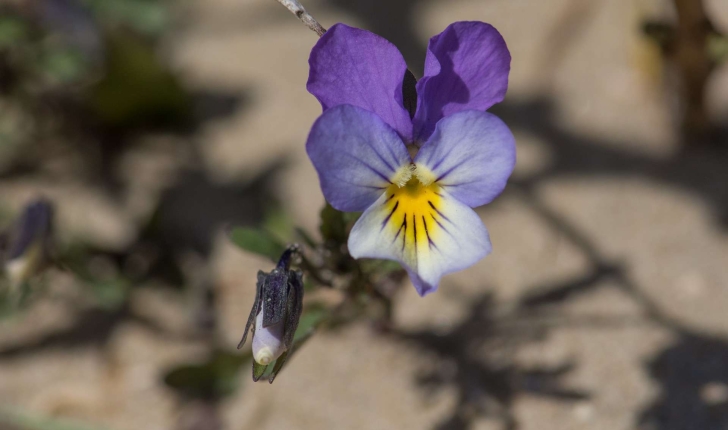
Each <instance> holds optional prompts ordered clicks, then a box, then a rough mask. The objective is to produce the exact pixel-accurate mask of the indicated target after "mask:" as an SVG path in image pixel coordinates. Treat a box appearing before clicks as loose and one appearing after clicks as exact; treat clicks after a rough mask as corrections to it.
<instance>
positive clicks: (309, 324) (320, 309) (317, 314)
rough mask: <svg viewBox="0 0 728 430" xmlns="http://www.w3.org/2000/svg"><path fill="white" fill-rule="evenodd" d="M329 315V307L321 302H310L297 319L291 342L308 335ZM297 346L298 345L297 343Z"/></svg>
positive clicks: (299, 340) (300, 339) (296, 341)
mask: <svg viewBox="0 0 728 430" xmlns="http://www.w3.org/2000/svg"><path fill="white" fill-rule="evenodd" d="M328 315H329V308H327V307H326V306H325V305H324V304H321V303H312V304H310V305H308V306H307V307H306V309H305V310H304V311H303V315H301V319H300V320H299V321H298V328H297V329H296V334H295V335H294V336H293V343H294V344H296V343H298V342H301V341H303V340H305V339H306V338H307V337H308V336H310V335H311V334H312V333H313V332H314V331H315V330H316V328H317V327H318V326H319V324H321V323H322V322H323V321H324V320H325V319H326V317H328ZM297 346H298V345H297Z"/></svg>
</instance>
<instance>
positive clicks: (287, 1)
mask: <svg viewBox="0 0 728 430" xmlns="http://www.w3.org/2000/svg"><path fill="white" fill-rule="evenodd" d="M277 1H278V3H280V4H282V5H283V6H285V7H286V9H288V10H290V11H291V13H293V14H294V15H296V16H297V17H298V19H300V20H301V22H303V23H304V24H306V27H308V28H310V29H311V30H313V31H314V32H316V34H318V35H319V37H321V36H323V35H324V33H326V29H325V28H323V27H322V26H321V24H319V23H318V21H316V18H314V17H312V16H311V15H310V14H309V13H308V12H306V9H305V8H304V7H303V5H302V4H301V3H300V2H299V1H298V0H277Z"/></svg>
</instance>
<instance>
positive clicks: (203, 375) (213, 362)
mask: <svg viewBox="0 0 728 430" xmlns="http://www.w3.org/2000/svg"><path fill="white" fill-rule="evenodd" d="M250 359H251V354H249V353H248V354H242V355H241V354H237V353H231V352H226V351H216V352H215V353H214V354H213V356H212V357H211V358H210V360H209V361H207V362H205V363H201V364H184V365H181V366H178V367H175V368H173V369H172V370H171V371H169V372H168V373H167V374H166V375H165V377H164V383H165V384H166V385H167V386H169V387H170V388H172V389H174V390H175V391H177V392H179V393H180V394H184V395H186V396H191V397H196V398H220V397H225V396H229V395H231V394H233V393H234V392H235V391H236V390H237V388H238V385H237V383H238V378H237V373H238V372H239V371H240V369H241V367H242V366H243V365H244V364H245V363H247V362H248V361H250Z"/></svg>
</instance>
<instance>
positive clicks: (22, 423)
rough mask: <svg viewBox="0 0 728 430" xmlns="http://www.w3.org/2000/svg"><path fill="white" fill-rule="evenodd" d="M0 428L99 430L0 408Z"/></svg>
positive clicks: (20, 429)
mask: <svg viewBox="0 0 728 430" xmlns="http://www.w3.org/2000/svg"><path fill="white" fill-rule="evenodd" d="M0 428H3V429H5V428H11V429H17V430H101V429H102V428H101V427H91V426H88V425H84V424H80V423H76V422H73V421H70V420H63V419H58V418H48V417H43V416H40V415H35V414H31V413H29V412H22V411H19V410H18V409H17V408H13V409H12V410H0Z"/></svg>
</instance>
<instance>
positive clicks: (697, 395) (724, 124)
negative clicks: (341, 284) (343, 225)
mask: <svg viewBox="0 0 728 430" xmlns="http://www.w3.org/2000/svg"><path fill="white" fill-rule="evenodd" d="M305 6H306V8H307V9H308V11H309V12H310V13H311V14H312V15H314V16H315V17H316V18H317V19H318V20H319V21H320V22H321V24H322V25H324V26H325V27H330V26H331V25H333V24H334V23H336V22H345V23H347V24H349V25H353V26H358V27H362V28H366V29H368V30H371V31H373V32H375V33H378V34H380V35H382V36H384V37H385V38H387V39H389V40H390V41H392V42H393V43H394V44H396V45H397V46H398V47H399V48H400V50H401V51H402V53H403V55H404V57H405V59H406V60H407V63H408V65H409V67H410V69H411V70H412V71H413V72H414V74H415V75H416V76H418V77H419V76H421V74H422V70H423V62H424V56H425V49H426V46H427V40H428V39H429V37H431V36H432V35H435V34H437V33H439V32H440V31H442V30H443V29H444V28H445V27H446V26H447V25H448V24H450V23H451V22H454V21H460V20H480V21H485V22H488V23H491V24H493V25H494V26H495V27H496V28H497V29H498V30H499V31H500V32H501V33H502V34H503V36H504V38H505V40H506V42H507V43H508V46H509V48H510V50H511V54H512V57H513V62H512V69H511V74H510V86H509V91H508V95H507V97H506V100H505V102H503V103H501V104H500V105H498V106H496V107H494V108H493V109H492V111H493V112H494V113H496V114H497V115H499V116H500V117H501V118H503V119H504V120H505V122H506V123H507V124H508V125H509V126H510V127H511V129H512V131H513V132H514V134H515V136H516V140H517V145H518V163H517V166H516V170H515V173H514V175H513V177H512V180H511V182H510V184H509V186H508V187H507V188H506V191H505V192H504V193H503V195H502V196H501V197H500V198H499V199H497V200H496V201H495V202H494V203H492V204H490V205H488V206H487V207H483V208H480V209H479V210H478V213H479V214H480V216H481V217H482V219H483V221H484V222H485V224H486V225H487V226H488V228H489V230H490V232H491V237H492V240H493V244H494V252H493V254H492V255H491V256H489V257H488V258H486V259H485V260H483V261H481V262H480V263H478V264H477V265H475V266H474V267H472V268H470V269H468V270H465V271H463V272H459V273H457V274H454V275H450V276H447V277H445V278H444V280H443V281H442V283H441V286H440V290H439V292H437V293H436V294H432V295H430V296H427V297H426V298H420V297H418V296H417V294H416V293H415V291H414V289H413V288H412V287H411V286H410V285H408V282H407V281H404V285H403V286H402V288H401V289H399V290H398V291H397V292H396V294H395V295H394V298H393V308H392V322H391V324H390V326H389V328H388V329H387V330H383V329H381V327H379V328H377V327H376V324H375V323H373V322H372V321H371V319H368V318H355V319H353V322H351V323H349V324H345V325H341V326H339V327H337V328H336V329H330V330H320V331H319V332H317V333H316V335H315V336H313V337H312V338H311V340H310V341H309V342H308V343H307V344H306V345H304V346H303V347H302V348H301V349H300V350H299V352H298V353H297V355H296V356H295V358H294V359H292V360H291V361H290V362H289V363H288V364H287V366H286V368H285V369H284V371H283V372H282V374H281V376H279V377H278V379H276V382H275V384H273V385H269V384H267V383H258V384H255V383H253V382H252V381H251V378H250V356H249V353H248V352H247V348H245V349H243V350H240V351H237V350H235V346H236V345H237V342H238V341H239V340H240V337H241V335H242V332H243V329H244V327H245V322H246V320H247V317H248V312H249V310H250V307H251V305H252V302H253V298H254V296H255V279H256V272H257V271H258V270H259V269H263V270H266V271H268V270H270V269H271V268H272V263H271V262H270V261H268V260H266V259H265V258H263V257H260V256H256V255H254V254H251V253H245V252H243V251H242V250H240V249H239V248H238V247H236V246H235V245H234V244H233V243H232V242H231V240H230V239H229V234H228V233H229V231H230V230H229V228H230V227H231V226H250V227H261V228H264V229H265V230H266V231H268V232H270V233H271V234H272V235H274V236H275V237H277V238H279V239H280V240H281V241H285V240H289V239H290V238H291V237H292V232H293V231H294V229H295V228H296V227H301V228H303V229H305V230H307V231H309V232H311V234H313V235H314V236H315V235H316V234H317V233H315V232H317V231H318V228H319V212H320V210H321V207H322V206H323V204H324V200H323V197H322V195H321V192H320V189H319V187H318V180H317V177H316V173H315V171H314V169H313V167H312V166H311V164H310V162H309V161H308V159H307V157H306V155H305V151H304V142H305V138H306V136H307V133H308V130H309V127H310V126H311V124H312V122H313V121H314V120H315V119H316V117H317V116H318V115H319V114H320V106H319V104H318V102H316V100H315V99H314V97H313V96H311V95H310V94H308V93H307V92H306V90H305V83H306V80H307V77H308V63H307V60H308V55H309V51H310V49H311V47H312V46H313V44H314V43H315V42H316V40H317V36H316V35H315V34H314V33H313V32H311V31H309V30H308V29H307V28H306V27H304V26H303V25H302V24H301V23H300V22H299V21H298V20H297V19H296V18H295V17H294V16H293V15H291V14H290V13H289V12H288V11H286V10H285V9H284V8H283V7H281V6H280V5H279V4H278V3H277V2H275V1H273V0H205V1H191V0H0V221H2V225H3V226H5V227H6V228H7V232H8V234H7V235H6V236H4V237H3V240H2V241H0V242H2V243H0V248H2V251H3V264H4V267H5V272H6V278H7V279H6V280H5V281H4V282H5V283H4V284H3V285H4V288H5V290H6V294H5V295H4V296H3V299H2V300H0V429H2V430H6V429H7V430H10V429H12V430H30V429H39V430H59V429H63V430H82V429H83V430H92V429H93V430H96V429H108V430H131V429H134V430H137V429H145V430H146V429H184V430H222V429H226V430H227V429H231V430H244V429H454V430H459V429H463V430H464V429H468V430H469V429H473V430H475V429H479V430H481V429H482V430H484V429H487V430H491V429H492V430H500V429H503V430H520V429H523V430H527V429H538V430H550V429H553V430H569V429H594V430H599V429H604V430H617V429H640V430H725V429H728V313H727V312H726V308H728V67H726V66H723V67H721V64H724V63H725V62H726V61H725V60H726V59H728V39H726V37H725V34H726V32H728V2H725V1H723V0H702V1H699V0H549V1H543V0H308V1H306V2H305ZM39 199H40V200H39ZM33 202H35V203H33ZM29 205H30V206H29ZM24 211H25V212H24ZM50 238H52V240H51V239H50ZM31 254H32V256H33V258H35V259H36V260H37V261H41V262H45V264H40V263H39V264H36V265H28V264H26V263H25V261H26V260H25V259H23V258H25V257H27V256H28V255H31ZM21 257H23V258H21ZM36 260H33V261H36ZM41 267H42V268H44V269H45V270H44V271H43V273H42V274H40V275H38V276H32V277H31V278H32V279H30V281H29V282H28V283H27V284H28V285H23V286H22V287H19V284H20V282H19V281H17V278H19V277H20V278H22V277H23V276H26V275H27V274H28V273H30V271H31V269H33V268H41ZM33 273H35V272H33Z"/></svg>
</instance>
